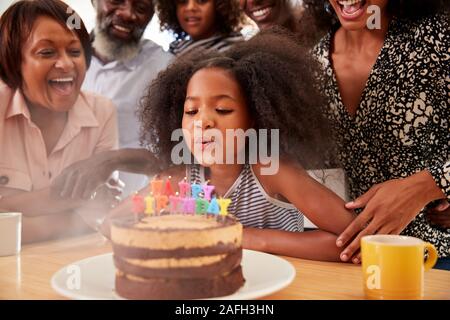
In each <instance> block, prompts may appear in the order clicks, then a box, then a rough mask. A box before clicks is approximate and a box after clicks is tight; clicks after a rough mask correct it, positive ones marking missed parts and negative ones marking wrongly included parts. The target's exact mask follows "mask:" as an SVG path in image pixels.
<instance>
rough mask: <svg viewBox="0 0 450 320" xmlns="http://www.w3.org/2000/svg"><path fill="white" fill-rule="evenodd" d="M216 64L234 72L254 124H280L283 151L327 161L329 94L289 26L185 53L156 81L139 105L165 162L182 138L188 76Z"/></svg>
mask: <svg viewBox="0 0 450 320" xmlns="http://www.w3.org/2000/svg"><path fill="white" fill-rule="evenodd" d="M212 67H214V68H222V69H225V70H228V71H229V72H230V73H231V74H233V75H234V77H235V79H236V80H237V81H238V83H239V85H240V86H241V88H242V90H243V92H244V95H245V97H246V99H247V106H248V108H249V109H250V114H251V116H252V118H253V120H254V123H255V126H254V129H279V130H280V131H279V135H280V155H281V156H283V155H287V156H290V158H292V159H294V160H297V161H298V162H300V163H301V164H302V165H303V166H305V167H309V168H311V167H322V165H325V164H326V163H325V159H330V157H329V154H328V152H330V150H334V148H333V144H332V142H331V141H332V137H331V133H330V129H329V128H330V126H329V124H328V123H327V121H326V118H325V117H324V113H323V106H324V99H323V97H322V95H321V94H320V93H319V92H318V90H317V85H316V84H315V72H317V71H316V70H317V67H316V64H315V61H314V60H313V59H312V57H311V56H310V55H309V54H308V53H307V52H306V50H305V49H304V48H303V47H302V46H301V45H299V44H298V42H297V41H296V40H295V38H294V37H293V36H291V35H289V34H287V31H283V30H281V29H271V30H267V31H263V32H261V33H259V34H258V35H256V36H255V37H253V38H252V39H251V40H249V41H247V42H243V43H239V44H237V45H235V46H234V47H233V48H232V49H230V50H228V51H225V52H222V53H218V52H206V53H204V52H201V51H195V52H193V53H191V54H188V55H186V56H183V57H181V58H179V59H178V60H176V61H175V62H174V63H173V64H171V65H170V66H169V67H168V68H167V69H166V70H165V71H163V72H161V73H160V74H159V75H158V77H157V78H156V79H155V80H154V81H153V83H152V84H151V86H150V87H149V89H148V92H147V95H146V96H144V98H143V99H142V101H141V106H140V110H139V117H140V121H141V143H142V144H143V145H144V146H145V147H146V148H148V149H149V150H151V151H152V152H153V153H154V154H155V155H156V156H157V157H158V158H159V159H160V161H161V163H162V165H163V167H168V166H170V165H171V160H170V155H171V151H172V148H173V147H174V146H175V145H176V144H177V143H178V142H176V141H175V142H172V141H171V134H172V132H173V131H174V130H175V129H179V128H180V127H181V122H182V117H183V109H184V102H185V97H186V90H187V86H188V82H189V80H190V79H191V77H192V76H193V75H194V74H195V73H196V72H197V71H198V70H200V69H204V68H212ZM269 150H270V145H269ZM325 154H327V155H326V156H325ZM333 154H334V153H333ZM332 158H333V159H334V158H335V157H334V156H333V157H332Z"/></svg>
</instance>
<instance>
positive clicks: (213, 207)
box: [208, 197, 220, 215]
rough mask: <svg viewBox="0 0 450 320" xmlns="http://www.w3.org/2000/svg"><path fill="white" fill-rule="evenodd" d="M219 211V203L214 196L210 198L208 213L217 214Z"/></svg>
mask: <svg viewBox="0 0 450 320" xmlns="http://www.w3.org/2000/svg"><path fill="white" fill-rule="evenodd" d="M219 212H220V208H219V203H218V202H217V199H216V197H214V198H212V199H211V202H210V203H209V206H208V213H211V214H216V215H217V214H219Z"/></svg>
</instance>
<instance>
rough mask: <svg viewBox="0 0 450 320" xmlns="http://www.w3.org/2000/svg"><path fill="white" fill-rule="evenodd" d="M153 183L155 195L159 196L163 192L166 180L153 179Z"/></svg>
mask: <svg viewBox="0 0 450 320" xmlns="http://www.w3.org/2000/svg"><path fill="white" fill-rule="evenodd" d="M151 185H152V193H153V195H155V196H159V195H160V194H161V193H162V189H163V185H164V181H163V180H153V181H152V182H151Z"/></svg>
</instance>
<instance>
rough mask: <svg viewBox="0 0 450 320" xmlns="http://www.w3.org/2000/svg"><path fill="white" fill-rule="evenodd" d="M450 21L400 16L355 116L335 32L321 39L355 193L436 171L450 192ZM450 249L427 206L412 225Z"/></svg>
mask: <svg viewBox="0 0 450 320" xmlns="http://www.w3.org/2000/svg"><path fill="white" fill-rule="evenodd" d="M449 30H450V22H449V17H448V16H444V15H436V16H432V17H426V18H422V19H420V20H417V21H412V20H401V19H396V18H394V19H393V20H392V21H391V23H390V26H389V30H388V33H387V36H386V39H385V42H384V45H383V47H382V49H381V52H380V54H379V56H378V58H377V60H376V63H375V65H374V67H373V69H372V71H371V73H370V75H369V78H368V81H367V83H366V87H365V89H364V91H363V94H362V97H361V101H360V105H359V106H358V109H357V112H356V114H355V116H351V115H350V114H349V113H348V111H347V110H346V108H345V106H344V104H343V102H342V99H341V96H340V93H339V89H338V84H337V81H336V76H335V73H334V70H333V66H332V61H331V55H330V48H331V47H330V44H331V41H332V37H333V32H330V33H329V34H328V35H326V36H325V37H324V38H323V39H322V40H321V41H320V43H319V44H318V45H317V46H316V48H315V50H314V54H315V56H316V57H317V59H318V60H319V61H320V63H321V65H322V67H323V71H324V72H323V73H322V74H321V75H320V80H321V82H320V83H321V84H320V85H321V86H323V87H322V90H323V91H324V92H325V94H326V96H327V98H328V106H327V115H328V116H329V118H330V119H331V122H332V124H333V129H334V131H335V136H336V137H337V144H338V147H339V160H340V161H341V163H342V165H343V167H344V170H345V172H346V174H347V176H348V179H349V192H350V197H351V198H352V199H354V198H356V197H358V196H360V195H362V194H363V193H365V192H366V191H368V190H369V189H370V188H371V187H372V186H373V185H375V184H377V183H382V182H384V181H387V180H391V179H397V178H405V177H408V176H410V175H412V174H414V173H416V172H419V171H422V170H428V171H429V172H430V173H431V175H432V176H433V178H434V180H435V182H436V184H437V185H438V186H439V187H440V188H441V190H442V191H443V193H444V194H445V195H446V197H447V199H450V162H449V158H450V157H449V151H450V148H449V146H450V126H449V119H450V109H449V104H450V72H449V71H450V47H449V44H450V33H449ZM403 234H405V235H410V236H415V237H418V238H421V239H423V240H425V241H428V242H430V243H432V244H434V245H435V246H436V248H437V249H438V252H439V255H440V257H449V256H450V230H448V229H442V228H439V227H437V226H435V225H431V224H430V222H429V221H428V220H427V218H426V216H425V215H424V210H422V211H421V213H420V214H419V215H418V216H417V217H416V219H415V220H414V221H413V222H411V224H410V225H409V226H408V227H407V228H406V229H405V230H404V232H403Z"/></svg>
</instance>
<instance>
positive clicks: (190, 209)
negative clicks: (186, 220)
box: [183, 198, 195, 214]
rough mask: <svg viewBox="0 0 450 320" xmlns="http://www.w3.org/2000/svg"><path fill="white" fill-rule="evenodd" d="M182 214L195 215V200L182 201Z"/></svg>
mask: <svg viewBox="0 0 450 320" xmlns="http://www.w3.org/2000/svg"><path fill="white" fill-rule="evenodd" d="M183 212H185V213H188V214H189V213H191V214H194V213H195V199H194V198H184V199H183Z"/></svg>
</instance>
